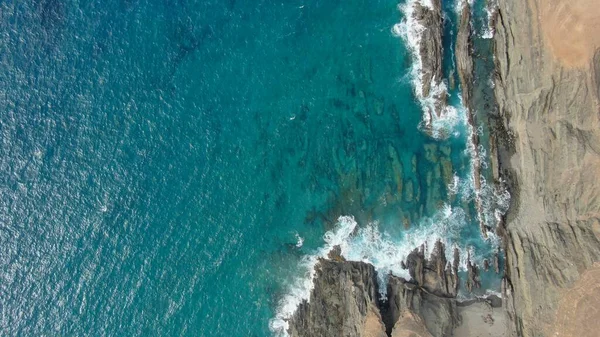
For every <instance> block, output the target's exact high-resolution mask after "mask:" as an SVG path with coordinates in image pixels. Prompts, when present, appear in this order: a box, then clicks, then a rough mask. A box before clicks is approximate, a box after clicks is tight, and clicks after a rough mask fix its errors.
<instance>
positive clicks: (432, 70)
mask: <svg viewBox="0 0 600 337" xmlns="http://www.w3.org/2000/svg"><path fill="white" fill-rule="evenodd" d="M430 3H431V7H428V6H423V5H422V4H421V3H420V2H416V3H415V5H414V6H415V8H414V12H413V16H414V18H415V19H416V20H417V22H418V23H419V24H420V25H422V26H423V27H424V30H423V32H422V34H423V35H422V38H421V44H420V49H419V54H420V58H421V66H422V68H421V72H422V96H423V97H430V95H432V94H433V95H432V96H433V98H434V99H435V104H434V106H433V110H430V111H428V112H427V113H428V114H429V116H430V118H429V120H431V119H432V117H431V116H433V115H435V116H437V117H439V116H441V115H442V112H443V110H444V108H445V107H446V95H447V93H446V91H445V90H434V89H433V88H434V87H437V88H439V87H440V85H441V83H442V81H443V68H442V64H443V51H442V34H443V15H442V6H441V0H432V1H431V2H430ZM428 109H429V107H428Z"/></svg>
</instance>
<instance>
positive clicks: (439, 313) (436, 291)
mask: <svg viewBox="0 0 600 337" xmlns="http://www.w3.org/2000/svg"><path fill="white" fill-rule="evenodd" d="M458 254H459V253H458V250H455V251H454V254H453V255H454V256H453V260H452V262H450V261H448V260H447V259H446V255H445V247H444V245H443V244H442V243H441V242H437V243H436V245H435V247H434V248H433V252H432V253H431V256H430V257H429V258H426V256H425V247H424V246H422V247H420V248H418V249H415V250H414V251H413V252H412V253H411V254H409V256H408V257H407V259H406V261H405V262H404V263H403V265H402V267H403V268H405V269H407V270H408V272H409V274H410V276H411V279H410V280H406V279H404V278H401V277H397V276H394V275H386V277H387V289H386V290H387V297H386V298H385V299H382V298H381V295H380V292H379V288H378V282H377V273H376V271H375V269H374V267H373V266H372V265H370V264H368V263H364V262H353V261H345V260H344V259H343V258H341V257H340V256H339V255H337V254H336V253H335V252H334V253H333V254H330V256H329V259H322V260H320V261H319V263H318V264H317V266H316V278H315V281H314V289H313V290H312V292H311V295H310V300H309V301H305V302H303V303H302V304H301V305H300V306H299V308H298V310H297V311H296V313H295V314H294V316H293V317H292V319H291V320H290V322H289V323H290V324H289V325H290V328H289V331H288V332H289V334H290V335H291V336H293V337H300V336H306V337H308V336H311V337H312V336H315V337H316V336H345V337H352V336H356V337H359V336H361V337H367V336H369V337H386V336H392V337H402V336H406V337H408V336H417V337H418V336H421V337H429V336H452V335H454V334H455V333H457V331H463V332H464V331H466V332H464V333H461V336H470V334H469V331H472V330H473V329H472V327H473V326H475V325H481V326H478V327H477V332H478V333H486V336H487V335H488V334H489V336H500V334H495V333H496V332H497V331H503V330H502V329H501V330H499V329H498V327H499V326H501V325H503V324H502V323H494V322H495V321H502V315H501V311H500V310H494V308H496V307H498V306H500V303H501V300H500V299H499V298H497V297H495V296H491V297H488V298H482V299H475V300H471V301H469V302H461V301H459V300H458V299H457V298H456V296H457V293H458V288H459V278H458V260H459V255H458ZM469 265H471V266H472V270H473V272H472V273H468V280H467V283H470V284H472V285H474V286H476V285H478V284H479V276H478V275H479V273H478V270H477V267H476V266H474V265H473V264H471V263H470V262H469ZM475 307H476V309H474V310H475V311H476V312H477V314H480V313H483V312H486V310H487V313H488V315H487V316H484V315H482V316H481V318H480V319H473V315H469V317H467V319H464V320H463V317H462V316H463V315H464V313H468V311H469V310H473V308H475ZM475 316H477V315H475ZM486 320H487V322H486Z"/></svg>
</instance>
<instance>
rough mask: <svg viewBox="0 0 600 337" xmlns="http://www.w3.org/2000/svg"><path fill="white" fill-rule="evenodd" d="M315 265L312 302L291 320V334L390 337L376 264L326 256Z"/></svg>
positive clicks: (305, 304)
mask: <svg viewBox="0 0 600 337" xmlns="http://www.w3.org/2000/svg"><path fill="white" fill-rule="evenodd" d="M315 268H316V270H315V271H316V275H315V280H314V289H313V290H312V292H311V295H310V302H303V303H302V304H300V306H299V307H298V309H297V311H296V313H295V314H294V316H293V317H292V319H291V320H290V322H289V325H290V329H289V331H288V332H289V334H290V336H292V337H295V336H315V337H316V336H344V337H354V336H356V337H358V336H365V337H366V336H369V337H386V336H387V335H386V333H385V326H384V325H383V321H382V319H381V315H380V311H379V308H378V304H377V298H378V296H379V292H378V287H377V276H376V274H375V268H373V266H372V265H370V264H367V263H363V262H351V261H330V260H324V259H322V260H320V261H319V263H318V264H317V266H316V267H315Z"/></svg>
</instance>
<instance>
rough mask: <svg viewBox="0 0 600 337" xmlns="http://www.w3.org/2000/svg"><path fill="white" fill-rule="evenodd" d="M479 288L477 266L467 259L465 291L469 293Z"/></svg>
mask: <svg viewBox="0 0 600 337" xmlns="http://www.w3.org/2000/svg"><path fill="white" fill-rule="evenodd" d="M480 287H481V280H480V278H479V268H477V265H475V264H474V263H472V262H471V257H470V256H469V257H468V258H467V283H466V288H467V291H469V292H471V291H473V289H476V288H480Z"/></svg>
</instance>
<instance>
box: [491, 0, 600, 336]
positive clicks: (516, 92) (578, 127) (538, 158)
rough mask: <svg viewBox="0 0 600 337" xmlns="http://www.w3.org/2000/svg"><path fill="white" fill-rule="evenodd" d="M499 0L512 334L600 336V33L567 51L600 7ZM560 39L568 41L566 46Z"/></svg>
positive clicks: (501, 159) (499, 126)
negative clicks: (595, 275) (589, 276)
mask: <svg viewBox="0 0 600 337" xmlns="http://www.w3.org/2000/svg"><path fill="white" fill-rule="evenodd" d="M587 5H589V2H588V3H587ZM498 6H499V7H498V11H497V12H496V18H495V22H496V26H495V31H496V34H495V38H494V39H495V60H496V74H495V95H496V98H497V102H498V110H499V113H498V115H497V116H496V118H495V119H496V120H495V122H494V125H495V128H496V138H497V143H498V166H499V168H498V170H499V172H500V175H501V176H502V177H503V178H504V179H505V180H506V181H507V182H508V184H509V186H510V190H511V195H512V198H511V206H510V210H509V212H508V214H506V216H505V219H504V221H503V223H504V225H503V226H502V228H501V230H502V234H501V236H502V237H503V240H502V241H503V245H504V251H505V253H506V275H505V278H504V281H503V296H504V298H505V303H506V315H507V320H508V322H509V335H511V336H551V335H556V334H561V335H566V336H571V335H579V336H593V335H594V331H593V330H594V327H596V328H597V325H598V323H597V322H598V318H600V317H598V314H596V313H593V312H592V314H589V311H590V310H591V309H592V307H590V304H589V299H590V298H595V296H597V294H596V292H597V288H598V281H595V283H594V282H593V281H589V280H588V281H587V283H586V282H585V280H584V278H582V277H581V275H585V274H586V273H588V272H593V270H594V267H593V266H594V263H595V262H596V261H598V260H599V259H600V220H599V219H600V217H599V214H600V213H599V211H600V209H599V206H598V203H597V202H596V200H597V199H596V198H597V196H598V195H599V194H600V188H599V187H598V185H597V183H596V179H597V175H598V171H597V167H598V166H597V165H598V164H600V151H598V149H599V148H598V144H600V132H599V129H600V128H599V126H600V123H599V119H598V112H599V108H598V101H599V96H598V93H599V90H598V83H599V82H600V81H598V79H599V75H600V71H599V69H598V67H599V65H598V55H600V50H599V49H595V48H597V47H598V45H597V44H596V45H594V43H597V41H595V40H594V39H591V40H588V41H585V39H583V41H584V42H585V43H587V45H586V46H585V49H586V50H587V52H586V53H580V52H579V50H574V54H575V55H568V54H566V55H565V54H564V53H565V50H567V51H568V49H569V46H574V45H575V44H577V43H582V37H585V36H588V35H589V34H590V33H592V32H594V27H595V24H592V25H590V19H589V18H590V17H592V18H596V19H598V18H600V11H599V10H598V9H597V8H596V6H587V7H586V2H585V1H574V2H569V3H567V2H564V1H561V2H559V3H555V4H552V5H550V4H544V3H541V2H539V1H536V0H530V1H526V2H519V1H515V0H502V1H498ZM581 6H583V7H581ZM582 10H583V11H585V15H582V12H581V11H582ZM557 17H560V18H561V20H559V21H558V22H557V21H556V18H557ZM550 22H554V24H555V25H556V27H555V28H554V29H549V26H548V25H549V23H550ZM569 22H570V23H569ZM596 22H597V21H596ZM575 23H576V28H577V29H575V30H573V31H572V32H571V35H570V36H567V37H565V35H564V31H565V29H569V27H572V26H573V25H574V24H575ZM586 25H588V26H586ZM557 31H558V33H557ZM560 39H563V41H560V43H561V44H563V48H564V49H565V50H561V51H560V52H559V53H557V52H556V44H557V41H559V40H560ZM590 48H592V49H595V52H590V51H589V49H590ZM581 280H584V281H581ZM581 282H584V283H583V284H582V283H581ZM574 289H575V290H574ZM577 289H579V290H577ZM573 291H576V292H577V291H580V292H583V293H585V292H586V291H587V292H588V293H589V294H588V295H589V297H588V298H587V301H586V298H585V297H578V299H577V300H576V301H575V302H573V301H566V303H568V304H565V298H568V296H569V294H572V292H573ZM586 311H587V312H588V314H586V315H585V319H582V318H581V316H582V313H585V312H586ZM567 316H568V318H565V317H567ZM558 317H562V320H561V321H560V322H559V323H557V318H558Z"/></svg>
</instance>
